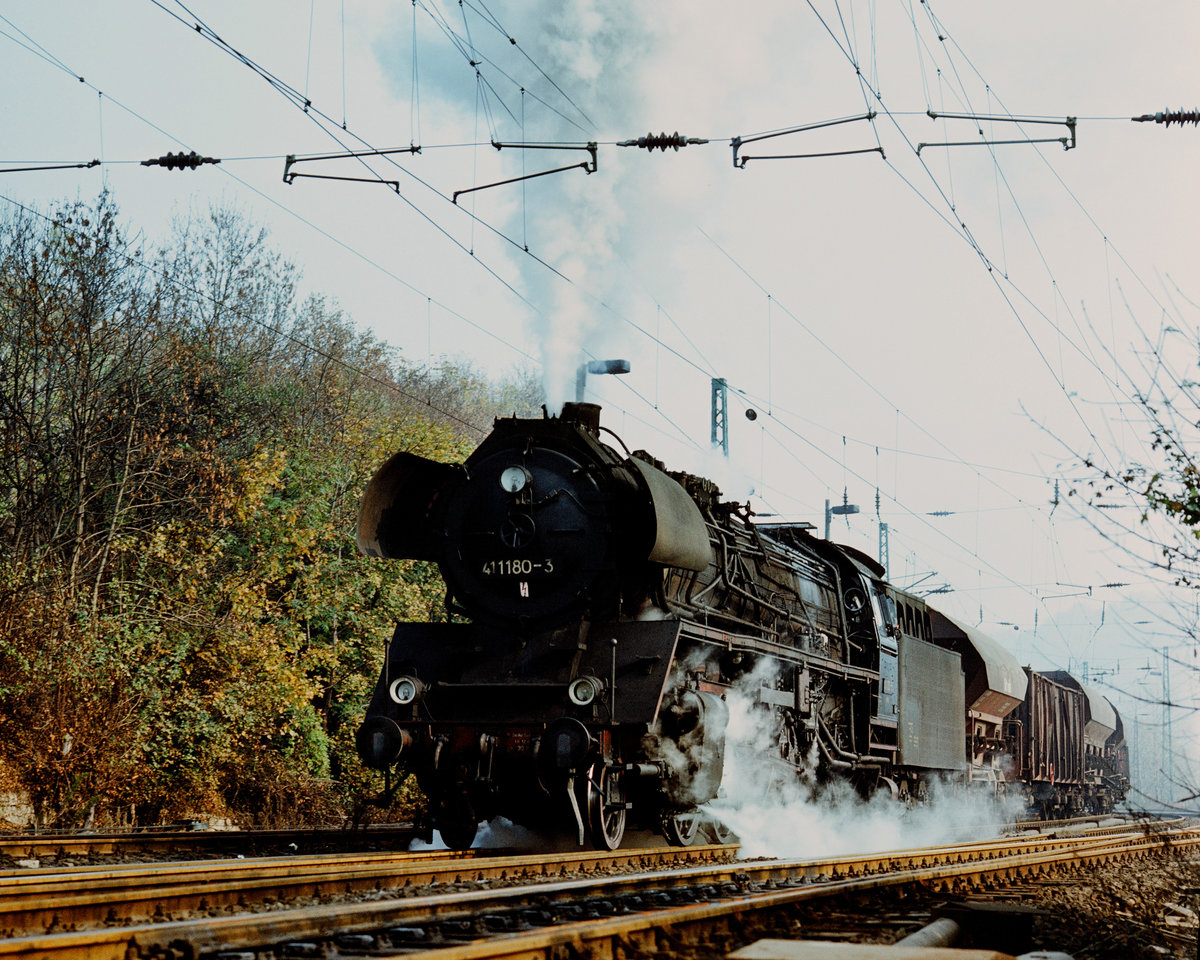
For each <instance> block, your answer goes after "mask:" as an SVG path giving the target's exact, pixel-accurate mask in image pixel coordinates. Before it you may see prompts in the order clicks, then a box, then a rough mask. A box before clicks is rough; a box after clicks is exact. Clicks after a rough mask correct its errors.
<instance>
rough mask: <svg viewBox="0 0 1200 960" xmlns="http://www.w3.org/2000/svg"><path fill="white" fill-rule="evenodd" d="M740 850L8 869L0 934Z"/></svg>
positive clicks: (705, 858) (704, 858)
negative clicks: (270, 901)
mask: <svg viewBox="0 0 1200 960" xmlns="http://www.w3.org/2000/svg"><path fill="white" fill-rule="evenodd" d="M736 850H737V848H736V847H735V846H719V845H707V846H696V847H689V848H676V847H658V848H652V849H646V850H636V849H629V850H618V851H616V852H613V853H593V852H590V851H587V852H585V851H580V852H578V853H574V852H573V853H564V854H537V855H521V856H478V855H477V851H467V852H466V853H458V852H450V851H433V852H421V853H397V854H383V853H380V854H339V855H336V856H323V857H271V858H263V859H258V860H199V861H190V862H185V863H174V864H122V865H118V866H112V867H74V868H69V869H65V870H61V871H54V872H49V871H10V872H7V873H0V931H8V932H9V933H10V934H11V933H13V932H28V931H43V930H51V929H62V928H64V927H78V926H80V925H83V924H96V923H101V922H106V921H107V922H115V921H122V922H124V921H128V920H132V919H146V918H152V917H153V918H170V917H171V916H172V915H174V914H181V913H185V912H188V911H193V910H205V911H211V910H222V909H226V908H240V909H244V908H245V907H246V906H247V905H248V904H250V903H254V902H259V901H262V900H265V899H268V898H270V899H274V900H291V899H296V898H302V897H314V898H315V897H328V896H333V895H339V894H348V893H354V892H358V891H364V890H401V889H406V888H408V889H413V888H421V887H428V886H431V885H434V884H451V883H453V884H461V883H468V882H472V883H473V882H483V881H489V880H492V881H496V880H502V881H514V880H520V881H524V882H536V881H537V880H538V879H539V878H540V879H543V880H544V879H548V878H555V877H563V876H566V875H569V874H578V873H596V872H607V871H613V870H631V869H636V870H639V871H646V870H651V869H656V868H658V869H661V868H663V867H674V866H680V865H688V864H696V863H705V862H711V861H714V860H718V859H721V860H729V859H732V857H733V855H734V853H735V852H736Z"/></svg>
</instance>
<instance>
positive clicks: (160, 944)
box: [0, 829, 1200, 960]
mask: <svg viewBox="0 0 1200 960" xmlns="http://www.w3.org/2000/svg"><path fill="white" fill-rule="evenodd" d="M1196 844H1200V830H1195V829H1193V830H1181V831H1174V832H1172V833H1169V834H1161V835H1157V836H1152V837H1147V836H1145V835H1144V834H1141V833H1131V834H1127V835H1125V836H1122V837H1116V838H1103V839H1082V838H1074V840H1073V841H1072V842H1050V843H1048V844H1046V847H1045V849H1042V850H1038V851H1032V852H1031V851H1029V850H1024V851H1023V852H1020V853H1017V854H1014V855H1010V856H1003V855H989V854H995V850H994V849H993V850H988V849H987V847H986V846H984V845H982V844H976V845H975V846H976V848H977V852H978V853H979V854H980V856H981V857H983V859H976V860H973V861H971V862H966V863H964V862H958V863H950V864H934V865H922V866H905V867H903V868H901V869H898V870H897V869H895V868H894V867H892V868H891V872H887V873H874V874H865V875H861V876H853V877H845V878H844V879H830V880H824V881H821V880H819V879H817V876H816V875H814V874H813V873H812V872H811V871H812V869H813V868H814V861H759V862H755V863H746V862H741V863H736V864H732V865H726V866H724V867H713V866H702V867H691V868H685V869H681V870H673V871H671V870H669V871H658V872H654V873H649V874H640V875H624V876H606V877H602V878H589V879H582V880H568V881H563V882H557V883H544V884H541V885H537V886H535V887H530V886H528V885H526V886H516V887H508V888H505V889H502V890H494V889H493V890H477V891H470V892H460V893H449V894H437V895H433V896H420V897H412V898H410V899H404V900H390V901H379V902H370V903H350V904H345V903H342V904H336V905H333V906H329V907H319V908H304V909H294V910H287V911H275V912H268V913H260V914H242V915H237V916H227V917H216V918H205V919H203V920H202V921H191V922H175V923H158V924H149V925H144V926H135V927H121V928H105V929H101V930H95V931H87V932H71V933H58V934H49V935H42V936H27V937H14V938H11V939H9V940H4V941H0V958H3V960H9V958H28V957H39V958H52V957H53V958H62V960H84V958H86V960H127V958H130V957H135V956H143V957H158V956H174V957H182V958H190V957H196V956H199V955H201V954H211V953H215V952H219V951H221V950H247V949H251V950H252V949H256V948H261V947H264V946H267V945H270V944H275V943H281V942H287V941H295V940H304V939H312V938H324V937H331V936H335V935H337V934H342V933H354V932H363V931H368V930H380V929H384V928H388V927H395V926H397V925H403V924H405V923H408V924H411V923H413V922H421V923H430V922H434V921H440V920H446V919H455V918H473V917H477V916H479V915H480V914H481V913H484V912H487V911H489V910H500V909H505V908H511V907H514V906H521V905H525V904H528V902H529V900H530V898H531V897H536V898H537V899H538V901H539V902H551V901H555V900H563V899H571V898H574V899H579V898H581V897H585V896H592V897H595V896H613V895H617V894H620V893H621V892H624V893H629V892H632V891H636V890H639V889H640V890H644V889H646V888H647V887H658V888H661V887H663V886H667V885H672V884H674V885H684V884H691V885H696V884H704V883H713V882H715V881H718V880H719V879H721V878H724V879H725V880H726V881H727V883H726V889H725V892H724V894H723V895H725V896H727V897H729V890H728V881H729V880H731V879H733V878H735V877H736V878H737V881H738V884H737V885H734V887H733V889H734V890H738V889H739V887H740V888H741V889H743V890H744V889H745V887H746V885H747V884H749V883H751V882H758V883H760V884H766V885H769V886H773V887H775V888H776V889H768V890H764V891H761V892H755V893H748V894H742V895H734V896H732V897H729V898H728V899H724V900H720V901H719V902H716V903H707V904H702V905H698V906H687V907H670V908H667V909H664V910H655V911H651V912H647V913H645V914H638V915H636V916H632V917H616V918H611V919H609V920H601V921H585V922H582V923H572V924H563V925H561V926H559V927H558V928H556V929H555V930H554V931H550V932H547V931H540V930H539V931H532V932H528V933H517V934H509V935H505V936H501V937H499V938H494V939H490V940H488V941H487V942H486V943H472V944H470V945H467V946H463V947H445V948H441V949H437V950H434V951H430V952H429V953H428V954H427V955H428V956H429V957H430V958H431V960H435V958H436V960H468V958H471V957H502V956H517V955H521V956H525V957H530V956H539V955H540V956H545V955H547V954H548V952H550V951H553V950H554V949H556V948H561V947H563V946H564V945H574V946H576V947H577V948H578V949H582V945H583V944H584V943H585V942H590V941H592V940H595V939H597V938H598V939H601V940H604V941H605V942H606V943H608V944H609V945H610V946H611V944H612V943H613V942H614V940H615V941H621V940H623V939H630V938H633V939H636V938H637V937H640V936H650V937H652V936H653V935H654V931H656V930H658V929H660V928H663V927H666V928H671V927H674V926H677V925H679V924H683V923H687V924H695V923H700V924H703V923H715V922H718V921H721V922H728V921H730V919H731V918H735V917H737V916H738V915H739V914H741V913H744V912H745V911H748V910H760V909H773V908H776V907H779V906H784V905H787V904H791V903H797V902H800V901H802V900H806V899H810V898H815V897H823V896H829V895H832V894H835V893H842V892H849V891H853V890H867V889H871V888H878V887H885V886H893V885H898V884H918V885H923V886H934V887H937V888H939V889H949V890H953V889H954V888H956V887H957V886H962V885H964V884H967V883H974V884H980V883H983V882H985V881H987V880H995V879H1011V878H1021V877H1026V876H1030V875H1035V874H1039V873H1047V872H1051V871H1053V870H1054V869H1056V868H1058V867H1061V866H1063V865H1064V864H1083V863H1087V862H1096V861H1108V860H1112V859H1116V858H1126V857H1133V856H1138V855H1145V854H1149V853H1151V852H1156V851H1161V850H1163V849H1164V848H1176V847H1191V846H1194V845H1196ZM1018 846H1020V847H1025V846H1028V845H1027V844H1018ZM940 854H946V855H947V856H949V857H950V858H953V854H952V853H949V852H948V851H946V850H945V849H944V848H943V850H942V851H940V852H939V851H937V850H927V851H925V852H924V853H922V852H921V851H906V852H905V853H904V855H903V857H902V858H901V859H902V861H903V862H904V863H905V864H908V863H911V862H912V861H914V860H916V859H918V858H922V857H924V859H925V860H934V859H936V857H937V856H938V855H940ZM874 859H876V860H878V862H879V868H880V869H887V865H886V861H887V858H886V857H883V856H879V857H876V858H874ZM842 869H843V870H844V871H845V872H847V873H849V872H851V870H852V869H853V868H849V867H847V865H843V868H842ZM754 878H757V880H755V879H754ZM709 889H710V891H711V889H712V888H709ZM717 895H722V894H717ZM463 951H467V952H463ZM398 952H399V951H398ZM405 952H411V948H410V950H408V951H405ZM373 953H374V954H375V955H386V951H385V952H384V953H383V954H380V953H379V952H378V951H373Z"/></svg>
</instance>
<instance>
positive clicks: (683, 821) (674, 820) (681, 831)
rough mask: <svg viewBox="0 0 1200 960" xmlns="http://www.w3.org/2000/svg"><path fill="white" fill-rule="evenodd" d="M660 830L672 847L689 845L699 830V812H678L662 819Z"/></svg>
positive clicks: (694, 840) (694, 839)
mask: <svg viewBox="0 0 1200 960" xmlns="http://www.w3.org/2000/svg"><path fill="white" fill-rule="evenodd" d="M662 831H663V835H664V836H665V837H666V838H667V843H669V844H670V845H671V846H672V847H690V846H691V845H692V844H693V843H695V842H696V835H697V834H698V833H699V832H700V814H698V813H679V814H676V815H675V816H673V817H667V818H666V819H665V820H664V821H663V824H662Z"/></svg>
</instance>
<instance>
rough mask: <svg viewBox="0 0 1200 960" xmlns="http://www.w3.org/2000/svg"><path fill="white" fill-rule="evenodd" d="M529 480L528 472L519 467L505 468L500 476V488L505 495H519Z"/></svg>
mask: <svg viewBox="0 0 1200 960" xmlns="http://www.w3.org/2000/svg"><path fill="white" fill-rule="evenodd" d="M529 480H530V476H529V471H528V470H526V469H525V468H524V467H520V466H512V467H505V468H504V472H503V473H501V474H500V486H501V488H502V489H503V490H504V492H505V493H520V492H521V491H522V490H524V489H525V487H526V486H527V485H528V483H529Z"/></svg>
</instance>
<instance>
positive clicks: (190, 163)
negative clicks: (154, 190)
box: [142, 150, 221, 170]
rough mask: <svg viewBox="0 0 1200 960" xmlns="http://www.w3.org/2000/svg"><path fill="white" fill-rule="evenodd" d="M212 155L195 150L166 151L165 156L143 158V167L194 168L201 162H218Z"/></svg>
mask: <svg viewBox="0 0 1200 960" xmlns="http://www.w3.org/2000/svg"><path fill="white" fill-rule="evenodd" d="M220 162H221V161H220V160H216V159H214V158H212V157H202V156H200V154H198V153H197V152H196V151H195V150H193V151H192V152H191V153H184V152H183V151H182V150H181V151H179V153H168V154H167V155H166V156H165V157H152V158H151V159H149V160H143V161H142V166H143V167H166V168H167V169H168V170H195V169H196V168H197V167H198V166H200V164H202V163H220Z"/></svg>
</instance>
